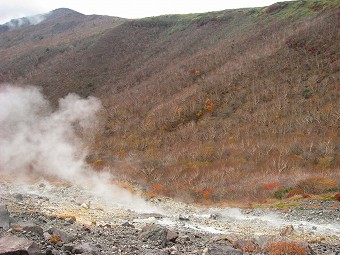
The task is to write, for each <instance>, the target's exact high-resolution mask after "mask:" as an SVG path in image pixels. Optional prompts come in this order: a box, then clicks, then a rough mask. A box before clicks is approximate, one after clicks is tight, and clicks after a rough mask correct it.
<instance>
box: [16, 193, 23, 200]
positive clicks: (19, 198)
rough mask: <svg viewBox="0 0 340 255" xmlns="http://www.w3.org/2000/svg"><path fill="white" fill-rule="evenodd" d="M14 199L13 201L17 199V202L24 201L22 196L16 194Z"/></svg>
mask: <svg viewBox="0 0 340 255" xmlns="http://www.w3.org/2000/svg"><path fill="white" fill-rule="evenodd" d="M14 198H15V199H17V200H19V201H22V200H24V196H23V195H22V194H20V193H19V194H16V195H15V196H14Z"/></svg>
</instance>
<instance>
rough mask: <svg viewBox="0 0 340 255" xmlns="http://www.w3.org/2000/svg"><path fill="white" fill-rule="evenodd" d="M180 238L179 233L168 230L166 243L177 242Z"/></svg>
mask: <svg viewBox="0 0 340 255" xmlns="http://www.w3.org/2000/svg"><path fill="white" fill-rule="evenodd" d="M177 238H178V233H177V232H174V231H171V230H168V233H167V235H166V241H167V242H173V243H174V242H176V240H177Z"/></svg>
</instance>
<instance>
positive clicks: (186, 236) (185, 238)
mask: <svg viewBox="0 0 340 255" xmlns="http://www.w3.org/2000/svg"><path fill="white" fill-rule="evenodd" d="M178 239H180V240H181V241H182V242H189V241H190V240H191V238H190V236H188V235H183V236H179V237H178Z"/></svg>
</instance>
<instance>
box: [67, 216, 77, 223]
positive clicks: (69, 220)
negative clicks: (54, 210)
mask: <svg viewBox="0 0 340 255" xmlns="http://www.w3.org/2000/svg"><path fill="white" fill-rule="evenodd" d="M65 221H66V222H67V223H70V224H73V223H74V222H76V217H67V218H65Z"/></svg>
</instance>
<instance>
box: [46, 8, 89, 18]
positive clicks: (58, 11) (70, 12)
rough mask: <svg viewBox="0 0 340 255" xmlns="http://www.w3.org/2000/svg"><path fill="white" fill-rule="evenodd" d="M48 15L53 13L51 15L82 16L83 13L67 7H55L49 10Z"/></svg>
mask: <svg viewBox="0 0 340 255" xmlns="http://www.w3.org/2000/svg"><path fill="white" fill-rule="evenodd" d="M49 15H53V16H57V17H60V16H84V14H82V13H80V12H77V11H74V10H72V9H68V8H58V9H55V10H53V11H51V12H50V13H49Z"/></svg>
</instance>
